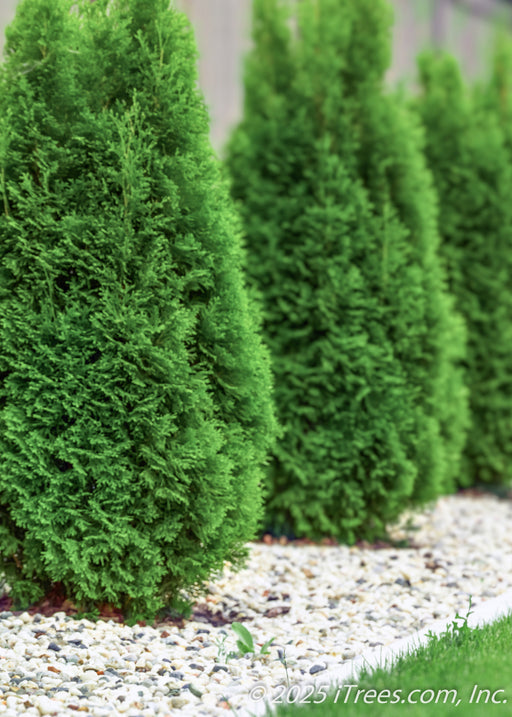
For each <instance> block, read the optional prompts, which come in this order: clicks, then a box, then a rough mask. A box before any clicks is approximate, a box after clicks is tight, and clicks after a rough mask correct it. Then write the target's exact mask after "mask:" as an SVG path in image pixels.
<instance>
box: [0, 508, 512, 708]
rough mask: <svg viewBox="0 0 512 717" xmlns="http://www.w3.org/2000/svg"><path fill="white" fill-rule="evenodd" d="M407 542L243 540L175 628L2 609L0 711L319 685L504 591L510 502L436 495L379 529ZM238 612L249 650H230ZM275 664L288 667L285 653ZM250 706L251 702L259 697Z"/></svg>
mask: <svg viewBox="0 0 512 717" xmlns="http://www.w3.org/2000/svg"><path fill="white" fill-rule="evenodd" d="M391 535H392V537H393V539H394V540H395V541H407V542H408V547H405V548H398V547H389V546H388V547H384V548H382V549H374V548H372V547H370V546H354V547H351V548H349V547H346V546H332V545H324V546H312V545H297V544H295V543H291V544H287V545H280V544H272V545H266V544H263V543H254V544H251V556H250V560H249V562H248V565H247V567H246V569H244V570H243V571H241V572H239V573H233V572H232V571H230V569H229V566H227V567H226V570H225V573H224V575H223V576H222V577H220V578H219V579H218V580H216V581H215V582H212V583H211V584H210V585H209V587H208V594H207V595H206V597H205V598H204V599H202V600H201V603H200V604H197V605H196V609H195V613H196V614H197V616H198V618H201V619H202V620H203V621H202V622H200V621H198V619H193V620H190V621H189V622H187V623H186V624H185V627H183V628H178V627H176V626H170V625H168V624H167V625H160V626H157V627H149V626H148V627H140V626H138V625H135V626H134V627H127V626H125V625H120V624H118V623H115V622H113V621H112V620H111V621H108V622H104V621H100V622H98V623H93V622H90V621H88V620H84V619H82V620H78V621H77V620H75V619H73V618H71V617H67V616H66V615H65V614H64V613H57V614H55V615H54V616H53V617H51V618H46V617H42V616H41V615H36V616H30V615H28V613H23V614H17V615H16V614H12V613H0V715H2V714H3V715H5V716H6V717H16V716H17V715H19V714H26V715H33V716H34V717H38V715H52V714H62V715H66V714H68V715H71V714H72V715H76V714H77V712H79V713H80V714H83V715H92V716H93V717H107V715H116V714H124V715H127V717H139V716H140V715H148V717H149V716H150V715H155V714H157V715H176V714H179V715H181V716H182V717H189V716H190V717H192V716H194V717H196V716H198V715H214V716H215V715H226V714H229V713H230V709H229V708H230V707H231V708H232V709H233V710H234V711H235V712H236V714H239V715H240V716H242V715H248V714H250V713H251V712H256V711H257V707H258V705H257V702H256V701H255V699H252V698H251V694H252V697H253V698H255V697H260V698H261V697H263V696H265V697H266V698H270V697H271V696H272V695H274V696H276V695H279V694H282V693H283V690H284V688H285V686H286V685H287V680H288V682H289V684H290V685H299V686H300V687H299V688H298V689H300V690H305V689H306V685H307V684H311V685H312V684H313V683H316V684H328V683H330V681H331V680H332V678H333V676H335V675H336V674H340V670H342V671H343V670H347V669H348V667H349V665H351V664H352V662H351V661H352V660H353V659H354V658H357V657H358V656H361V655H363V654H367V653H368V651H369V650H372V649H373V650H375V652H376V653H377V652H378V651H379V650H380V651H381V652H382V650H383V649H384V648H386V647H387V646H390V645H392V644H393V643H394V642H395V641H397V640H401V639H403V638H406V637H408V636H411V635H412V634H413V633H415V632H416V631H418V630H421V629H423V628H425V629H426V628H428V627H429V626H430V625H434V624H435V622H436V621H438V620H440V619H450V618H451V619H453V618H454V617H455V614H456V613H457V612H458V613H459V614H466V612H467V609H468V604H469V596H470V595H471V596H472V599H473V606H474V607H478V606H480V607H481V606H482V605H483V603H484V602H485V601H487V600H490V599H492V598H496V597H497V596H500V595H502V594H504V593H505V592H506V591H508V590H510V589H512V549H511V548H512V501H510V500H499V499H498V498H495V497H494V496H490V495H485V496H472V495H458V496H448V497H444V498H441V499H440V500H439V501H437V503H436V504H435V506H432V507H431V508H430V509H427V510H425V511H423V512H421V513H412V514H410V515H409V516H404V517H403V519H402V521H401V523H400V525H398V526H395V527H394V528H392V529H391ZM208 615H209V616H210V617H211V616H212V615H214V616H215V617H216V618H217V619H216V620H214V622H217V621H220V622H222V621H228V623H229V622H232V621H233V620H239V621H241V622H243V623H244V624H245V625H246V627H247V628H248V629H249V630H250V632H251V633H252V635H253V636H254V638H255V643H256V646H257V648H256V649H257V651H259V649H260V647H261V645H262V644H263V643H264V642H265V641H267V640H268V639H269V638H271V637H274V638H275V640H274V642H273V644H272V646H271V648H270V655H267V656H260V655H249V656H246V657H245V658H241V657H231V658H228V656H227V653H229V652H230V651H235V650H236V636H235V635H234V633H233V631H232V630H231V628H230V626H229V624H226V625H225V626H224V627H221V626H214V625H213V624H211V622H212V621H208ZM279 656H281V658H285V659H286V669H285V665H284V660H283V659H281V660H280V659H279ZM260 706H261V705H260Z"/></svg>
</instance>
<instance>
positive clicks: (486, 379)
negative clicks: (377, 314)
mask: <svg viewBox="0 0 512 717" xmlns="http://www.w3.org/2000/svg"><path fill="white" fill-rule="evenodd" d="M419 68H420V80H421V88H422V93H421V96H420V97H419V98H418V100H417V101H416V103H415V104H416V107H417V110H418V112H419V115H420V117H421V119H422V121H423V123H424V125H425V128H426V139H427V141H426V148H425V151H426V156H427V159H428V163H429V165H430V167H431V169H432V172H433V174H434V177H435V182H436V187H437V190H438V195H439V227H440V233H441V236H442V243H441V253H442V256H443V258H444V261H445V263H446V266H447V271H448V277H449V283H450V288H451V291H452V292H453V294H454V295H455V297H456V301H457V308H458V310H459V311H460V312H461V314H463V316H464V317H465V319H466V323H467V327H468V352H467V382H468V386H469V387H470V409H471V418H472V423H471V427H470V430H469V433H468V441H467V446H466V449H465V455H464V467H463V471H462V473H463V476H464V479H465V481H466V482H469V483H471V484H475V483H480V482H490V483H493V484H499V483H508V482H510V479H511V477H512V366H511V364H510V355H511V352H512V318H511V317H512V285H511V283H510V276H511V274H512V204H511V202H510V195H511V193H512V164H511V162H510V155H509V154H508V152H507V138H506V134H505V133H504V132H503V131H502V129H501V127H500V121H499V119H498V112H497V111H496V109H497V108H496V107H495V108H494V109H493V108H492V107H490V106H488V105H487V103H486V101H485V100H484V97H483V96H482V95H480V96H478V95H472V94H471V93H470V92H469V91H468V89H467V88H466V87H465V85H464V82H463V80H462V77H461V75H460V72H459V68H458V66H457V63H456V61H455V60H454V59H453V58H451V57H449V56H444V55H436V54H432V53H427V54H424V55H423V56H422V57H421V58H420V61H419ZM510 136H511V137H512V134H511V135H510Z"/></svg>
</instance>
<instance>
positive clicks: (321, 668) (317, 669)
mask: <svg viewBox="0 0 512 717" xmlns="http://www.w3.org/2000/svg"><path fill="white" fill-rule="evenodd" d="M326 669H327V665H313V667H311V668H310V670H309V674H310V675H316V673H317V672H323V671H324V670H326Z"/></svg>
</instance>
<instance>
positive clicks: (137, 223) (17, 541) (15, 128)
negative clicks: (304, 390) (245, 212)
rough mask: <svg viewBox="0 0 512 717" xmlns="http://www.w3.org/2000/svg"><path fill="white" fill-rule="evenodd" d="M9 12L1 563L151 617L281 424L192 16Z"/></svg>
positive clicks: (137, 0) (0, 157) (159, 1)
mask: <svg viewBox="0 0 512 717" xmlns="http://www.w3.org/2000/svg"><path fill="white" fill-rule="evenodd" d="M167 8H168V3H167V2H166V1H165V0H143V1H141V0H116V1H112V2H108V1H106V0H97V2H95V3H94V4H90V3H89V2H84V3H83V4H81V5H79V7H78V12H77V11H76V3H75V2H74V0H24V1H23V2H22V3H21V4H20V6H19V8H18V12H17V16H16V19H15V21H14V23H13V24H12V26H11V27H10V29H9V31H8V33H7V46H6V61H5V63H4V65H3V66H2V69H1V80H0V82H1V89H0V137H1V147H0V177H1V192H2V216H1V217H0V267H1V277H0V516H1V524H0V554H1V556H2V569H3V571H5V574H6V578H7V582H8V583H9V585H10V586H11V587H12V595H13V597H14V598H15V600H16V601H17V602H18V603H19V604H26V603H28V602H30V601H35V600H37V599H39V598H40V597H41V596H42V595H44V593H45V592H46V591H47V590H48V589H49V588H50V587H51V586H52V584H53V583H61V584H62V586H63V587H64V589H65V592H66V594H67V595H68V596H69V598H71V599H73V600H75V601H76V602H79V603H80V604H81V605H86V606H88V607H91V606H94V605H98V604H99V603H110V604H113V605H115V606H117V607H120V608H121V609H122V610H124V611H125V614H127V615H131V616H135V615H138V616H141V615H142V616H145V615H147V616H150V615H154V614H155V611H157V610H159V609H160V608H162V607H163V606H166V605H168V604H170V601H171V599H174V598H176V597H177V596H178V594H179V591H180V589H181V588H187V589H189V590H191V591H193V590H195V588H196V587H197V586H198V585H199V583H200V581H202V580H204V579H206V578H208V577H209V576H210V575H211V574H212V571H214V570H217V569H219V568H221V567H222V565H223V562H224V561H225V560H230V561H231V562H232V563H233V564H235V565H238V564H241V561H242V560H243V558H244V556H245V553H246V548H245V546H244V544H245V542H246V541H247V540H249V539H251V538H252V537H253V536H254V532H255V530H256V527H257V525H258V521H259V520H260V518H261V503H262V499H261V484H262V480H263V470H262V466H263V465H264V463H265V460H266V454H267V451H268V447H269V445H270V442H271V441H272V438H273V436H274V434H275V420H274V417H273V409H272V403H271V396H270V391H271V380H270V368H269V360H268V356H267V353H266V351H265V349H264V348H263V346H262V343H261V340H260V337H259V333H258V331H257V326H256V318H255V312H254V307H252V306H251V305H250V304H249V301H248V297H247V293H246V289H245V287H244V276H243V273H242V265H243V253H242V249H241V243H240V236H239V227H238V225H237V219H236V216H235V214H234V210H233V206H232V203H231V200H230V198H229V193H228V190H227V188H226V185H225V183H223V182H222V181H221V176H220V169H219V166H218V163H217V162H216V160H215V159H214V157H213V154H212V150H211V147H210V144H209V139H208V119H207V113H206V110H205V106H204V102H203V100H202V98H201V96H200V95H199V93H198V90H197V88H196V70H195V59H196V49H195V44H194V41H193V37H192V34H191V31H190V29H189V27H188V25H187V22H186V19H185V17H184V16H183V15H182V14H180V13H178V12H176V11H175V10H173V9H167Z"/></svg>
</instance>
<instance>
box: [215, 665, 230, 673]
mask: <svg viewBox="0 0 512 717" xmlns="http://www.w3.org/2000/svg"><path fill="white" fill-rule="evenodd" d="M221 671H222V672H229V670H228V668H227V667H226V665H214V666H213V670H212V672H221Z"/></svg>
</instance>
